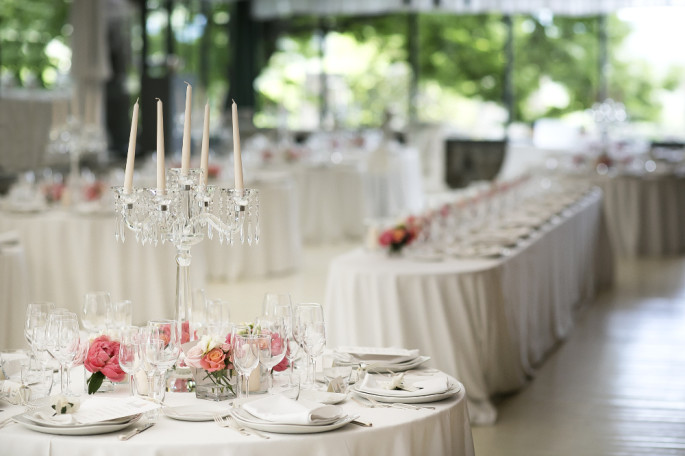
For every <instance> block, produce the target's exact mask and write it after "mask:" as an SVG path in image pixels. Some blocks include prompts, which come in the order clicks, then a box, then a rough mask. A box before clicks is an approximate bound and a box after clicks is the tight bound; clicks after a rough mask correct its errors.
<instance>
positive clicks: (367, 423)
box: [350, 418, 373, 427]
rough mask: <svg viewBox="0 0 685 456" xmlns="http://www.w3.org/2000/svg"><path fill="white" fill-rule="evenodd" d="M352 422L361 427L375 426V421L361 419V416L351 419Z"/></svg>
mask: <svg viewBox="0 0 685 456" xmlns="http://www.w3.org/2000/svg"><path fill="white" fill-rule="evenodd" d="M350 423H352V424H356V425H357V426H361V427H371V426H373V423H372V422H371V421H364V420H361V419H359V418H356V419H354V420H352V421H350Z"/></svg>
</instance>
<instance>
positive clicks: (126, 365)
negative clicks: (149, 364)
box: [119, 326, 143, 396]
mask: <svg viewBox="0 0 685 456" xmlns="http://www.w3.org/2000/svg"><path fill="white" fill-rule="evenodd" d="M141 337H142V334H141V331H140V328H138V327H137V326H127V327H125V328H123V329H122V330H121V340H120V342H119V366H121V370H123V371H124V372H126V373H127V374H128V375H129V377H130V380H131V381H130V383H131V395H132V396H133V395H135V379H134V376H135V374H136V372H138V371H139V370H140V369H141V368H142V364H143V350H142V348H141Z"/></svg>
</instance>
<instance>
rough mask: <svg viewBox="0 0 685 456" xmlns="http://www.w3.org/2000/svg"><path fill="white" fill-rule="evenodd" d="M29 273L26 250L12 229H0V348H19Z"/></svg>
mask: <svg viewBox="0 0 685 456" xmlns="http://www.w3.org/2000/svg"><path fill="white" fill-rule="evenodd" d="M28 286H29V276H28V268H27V265H26V253H25V252H24V246H23V245H21V243H20V240H19V234H18V233H17V232H15V231H10V232H5V233H3V232H1V230H0V315H2V321H3V325H2V327H0V347H4V348H20V347H23V346H24V345H25V344H26V339H24V315H25V312H24V309H25V308H26V304H25V303H26V302H28Z"/></svg>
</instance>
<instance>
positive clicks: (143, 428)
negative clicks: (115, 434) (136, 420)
mask: <svg viewBox="0 0 685 456" xmlns="http://www.w3.org/2000/svg"><path fill="white" fill-rule="evenodd" d="M154 425H155V423H147V424H144V425H142V426H139V427H137V428H135V429H134V430H132V431H129V432H127V433H125V434H119V440H128V439H130V438H131V437H133V436H134V435H138V434H140V433H141V432H143V431H146V430H148V429H150V428H151V427H152V426H154Z"/></svg>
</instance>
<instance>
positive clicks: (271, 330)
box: [257, 315, 288, 389]
mask: <svg viewBox="0 0 685 456" xmlns="http://www.w3.org/2000/svg"><path fill="white" fill-rule="evenodd" d="M257 326H258V327H259V329H260V335H262V336H265V337H266V338H267V340H268V345H269V350H268V353H267V351H266V350H263V349H261V348H260V358H259V361H260V362H261V363H262V365H263V366H264V367H266V368H267V370H268V372H269V375H268V382H269V385H268V388H269V389H270V388H271V387H272V386H273V368H274V367H275V366H276V365H277V364H278V363H280V362H281V361H283V358H284V357H285V352H286V348H287V345H286V337H287V334H288V333H287V329H286V324H285V318H283V317H282V316H276V315H273V316H261V317H259V318H258V319H257Z"/></svg>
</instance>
